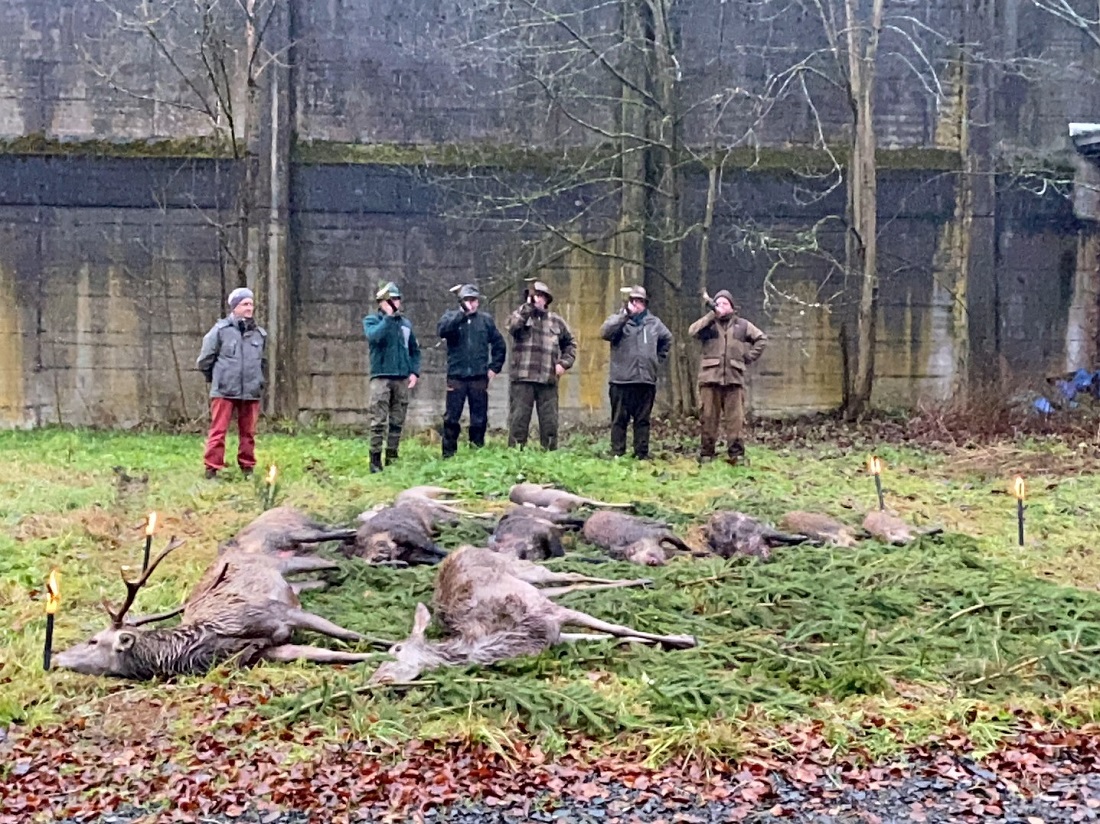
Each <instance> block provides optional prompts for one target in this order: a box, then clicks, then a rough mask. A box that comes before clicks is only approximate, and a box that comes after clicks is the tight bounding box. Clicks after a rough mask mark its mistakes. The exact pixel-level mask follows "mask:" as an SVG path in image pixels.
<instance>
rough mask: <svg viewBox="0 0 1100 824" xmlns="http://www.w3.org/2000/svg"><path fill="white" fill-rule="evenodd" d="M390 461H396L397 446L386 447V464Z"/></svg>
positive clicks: (390, 462)
mask: <svg viewBox="0 0 1100 824" xmlns="http://www.w3.org/2000/svg"><path fill="white" fill-rule="evenodd" d="M392 463H397V447H396V446H395V447H394V448H393V449H386V466H389V465H390V464H392Z"/></svg>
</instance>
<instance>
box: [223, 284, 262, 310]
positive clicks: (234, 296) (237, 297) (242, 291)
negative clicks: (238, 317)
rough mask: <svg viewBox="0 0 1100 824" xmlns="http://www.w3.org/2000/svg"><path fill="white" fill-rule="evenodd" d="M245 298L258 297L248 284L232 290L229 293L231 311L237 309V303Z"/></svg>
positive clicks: (252, 298) (253, 298)
mask: <svg viewBox="0 0 1100 824" xmlns="http://www.w3.org/2000/svg"><path fill="white" fill-rule="evenodd" d="M245 298H248V299H249V300H255V299H256V296H255V295H253V294H252V290H251V289H249V288H248V287H247V286H241V287H239V288H237V289H234V290H233V291H232V292H230V293H229V311H230V312H232V311H233V310H234V309H236V308H237V304H238V303H240V302H241V301H242V300H244V299H245Z"/></svg>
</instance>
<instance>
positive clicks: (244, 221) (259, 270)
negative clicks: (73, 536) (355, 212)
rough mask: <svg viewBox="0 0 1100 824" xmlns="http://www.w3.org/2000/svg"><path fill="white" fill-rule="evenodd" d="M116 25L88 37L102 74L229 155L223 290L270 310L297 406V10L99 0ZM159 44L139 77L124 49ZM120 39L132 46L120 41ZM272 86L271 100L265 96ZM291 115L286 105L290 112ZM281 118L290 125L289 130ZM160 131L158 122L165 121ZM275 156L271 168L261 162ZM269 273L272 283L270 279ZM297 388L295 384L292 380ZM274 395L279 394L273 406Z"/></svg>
mask: <svg viewBox="0 0 1100 824" xmlns="http://www.w3.org/2000/svg"><path fill="white" fill-rule="evenodd" d="M95 2H96V4H97V5H98V6H99V7H100V8H101V9H102V10H103V11H104V12H105V13H107V14H108V15H109V16H110V17H111V18H113V20H114V23H115V26H114V30H113V31H112V32H111V33H110V34H109V35H106V36H104V37H103V38H102V39H100V40H98V41H96V40H91V39H89V41H88V43H87V46H86V47H85V48H84V56H85V59H86V61H87V63H88V65H89V66H90V67H91V68H92V71H93V72H94V73H95V74H96V75H97V76H98V77H99V78H100V79H101V80H102V81H103V82H104V83H105V84H106V85H107V86H109V87H110V88H111V89H113V90H114V91H115V92H117V93H118V94H120V95H123V96H125V97H129V98H132V99H135V100H139V101H143V102H144V103H147V104H148V105H150V106H151V107H152V111H153V113H154V118H156V117H157V116H158V113H159V114H160V115H161V116H162V117H163V118H164V119H166V120H167V121H168V122H169V124H170V125H169V127H168V128H169V130H170V133H172V134H176V133H178V132H177V129H178V130H179V131H182V132H184V133H186V134H191V135H197V136H200V137H201V138H203V139H205V140H206V142H207V145H208V149H207V151H209V152H210V153H211V154H213V155H214V156H215V157H221V158H228V159H229V160H231V161H232V162H231V164H230V165H229V166H228V167H226V168H225V170H224V175H228V179H225V178H224V177H223V171H222V169H223V167H222V166H219V167H218V168H219V175H218V188H219V191H220V190H221V185H222V182H223V179H224V180H225V182H226V183H228V184H229V188H230V190H231V191H232V193H233V194H232V202H231V203H227V204H225V205H224V206H222V205H221V204H219V206H218V207H217V209H216V210H215V213H214V214H209V213H206V212H204V218H205V219H206V220H207V221H208V222H209V225H210V226H211V229H212V231H214V233H215V236H216V239H217V248H218V254H219V260H220V263H221V276H222V290H223V292H228V291H230V290H231V289H233V288H235V287H236V286H244V285H247V286H249V287H251V288H252V289H253V290H254V291H256V292H257V296H258V297H259V298H260V300H261V301H264V302H265V303H266V304H267V305H266V312H267V317H268V322H267V326H268V331H269V333H270V335H271V338H272V343H273V345H274V348H275V350H276V352H275V356H274V357H273V358H271V359H270V362H271V369H272V374H271V376H270V378H271V383H272V385H273V386H275V388H276V392H275V393H273V394H274V395H275V398H274V404H273V405H274V408H275V410H276V411H282V412H290V411H296V399H295V398H294V397H293V396H294V387H293V374H292V372H291V370H290V369H288V368H287V367H288V365H289V363H290V362H291V360H292V356H291V351H292V347H291V334H290V332H291V328H290V324H289V320H290V312H289V304H288V301H289V297H288V295H287V294H286V293H287V289H285V288H283V281H285V279H286V277H287V275H286V260H285V256H286V250H285V246H286V239H285V226H286V200H287V197H286V191H285V190H286V186H287V171H286V162H287V161H288V158H289V145H288V144H289V135H288V134H287V131H288V130H289V115H288V113H287V112H286V111H281V112H280V110H279V99H280V97H285V96H286V92H285V81H284V87H283V89H282V90H280V89H279V88H278V78H277V75H278V73H279V72H281V71H284V70H285V69H286V60H285V58H286V56H287V53H288V51H289V50H290V48H291V45H292V38H291V36H290V28H289V25H290V24H289V15H290V14H291V9H289V8H287V7H286V6H287V4H285V3H280V2H279V0H95ZM118 32H123V33H126V34H130V35H133V36H134V37H137V38H141V39H144V40H145V42H146V43H147V44H148V45H149V47H150V50H151V54H150V63H151V66H152V68H153V70H152V72H151V78H150V76H148V75H145V74H144V73H143V74H142V75H141V76H140V77H139V76H135V74H134V72H133V71H132V68H128V66H130V65H131V64H130V61H129V60H123V59H120V58H121V56H122V55H121V54H120V53H117V52H115V51H114V49H115V48H121V49H128V50H132V49H133V47H134V43H133V39H132V38H130V39H123V40H120V39H119V38H118V37H117V33H118ZM117 44H121V45H117ZM265 89H270V90H271V92H272V94H271V95H270V98H269V99H268V98H265V97H264V95H263V92H264V90H265ZM284 109H285V106H284ZM280 123H282V124H283V127H282V128H281V127H280ZM154 128H156V125H155V126H154ZM265 150H268V151H269V153H270V154H271V160H272V162H271V163H265V164H261V163H260V162H259V160H260V155H261V154H262V153H264V151H265ZM265 227H266V231H265ZM265 275H266V277H265ZM287 383H289V388H287V387H286V384H287ZM270 401H271V399H269V402H270Z"/></svg>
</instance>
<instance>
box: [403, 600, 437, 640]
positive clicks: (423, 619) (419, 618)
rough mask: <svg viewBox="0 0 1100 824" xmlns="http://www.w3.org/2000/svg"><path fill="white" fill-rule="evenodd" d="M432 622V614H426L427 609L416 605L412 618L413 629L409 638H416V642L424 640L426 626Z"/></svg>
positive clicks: (421, 605)
mask: <svg viewBox="0 0 1100 824" xmlns="http://www.w3.org/2000/svg"><path fill="white" fill-rule="evenodd" d="M431 622H432V614H431V613H430V612H428V608H427V607H426V606H424V605H423V604H417V605H416V616H415V617H414V618H413V628H412V634H411V635H410V636H409V637H410V638H416V639H418V640H421V641H422V640H424V633H425V632H426V631H427V629H428V624H430V623H431Z"/></svg>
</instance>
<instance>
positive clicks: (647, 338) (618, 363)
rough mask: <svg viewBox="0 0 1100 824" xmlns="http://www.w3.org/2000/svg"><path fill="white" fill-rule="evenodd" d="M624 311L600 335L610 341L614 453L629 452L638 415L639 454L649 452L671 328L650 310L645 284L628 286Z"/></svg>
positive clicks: (642, 457)
mask: <svg viewBox="0 0 1100 824" xmlns="http://www.w3.org/2000/svg"><path fill="white" fill-rule="evenodd" d="M623 291H624V292H625V293H626V302H625V303H624V304H623V308H622V310H621V311H619V312H616V313H615V314H614V315H612V316H611V317H609V318H608V319H607V320H606V321H604V324H603V326H601V327H600V337H602V338H603V339H604V340H606V341H610V342H611V371H610V375H609V376H608V383H609V387H608V394H609V395H610V397H611V454H612V455H613V456H615V457H619V456H621V455H625V454H626V427H627V424H628V423H630V421H631V419H633V420H634V457H635V458H637V459H638V460H641V461H644V460H646V459H647V458H649V416H650V414H651V413H652V412H653V400H654V398H655V397H656V396H657V369H658V368H659V367H660V365H661V364H662V363H664V362H665V360H667V359H668V353H669V350H670V349H671V348H672V333H671V332H669V331H668V327H667V326H665V325H664V324H663V323H661V321H660V319H658V317H657V316H656V315H652V314H650V313H649V295H648V294H647V293H646V290H645V289H644V288H643V287H641V286H631V287H629V288H628V289H624V290H623Z"/></svg>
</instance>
